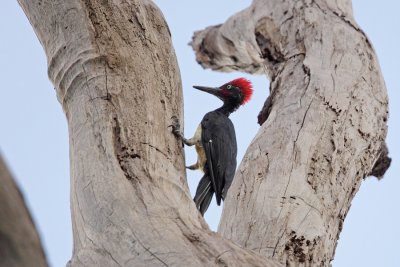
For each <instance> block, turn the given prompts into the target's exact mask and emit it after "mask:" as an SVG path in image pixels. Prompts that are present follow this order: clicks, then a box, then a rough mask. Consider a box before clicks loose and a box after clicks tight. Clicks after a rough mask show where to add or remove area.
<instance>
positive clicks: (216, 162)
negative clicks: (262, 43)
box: [171, 78, 253, 216]
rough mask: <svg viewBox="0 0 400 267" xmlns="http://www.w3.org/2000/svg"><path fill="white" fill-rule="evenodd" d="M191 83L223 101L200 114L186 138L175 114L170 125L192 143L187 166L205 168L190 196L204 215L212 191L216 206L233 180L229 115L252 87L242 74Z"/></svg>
mask: <svg viewBox="0 0 400 267" xmlns="http://www.w3.org/2000/svg"><path fill="white" fill-rule="evenodd" d="M193 87H194V88H195V89H198V90H200V91H203V92H206V93H209V94H212V95H214V96H216V97H218V98H219V99H221V100H222V101H223V105H222V107H220V108H218V109H216V110H214V111H211V112H208V113H207V114H206V115H205V116H204V117H203V119H202V121H201V123H200V124H199V126H198V127H197V130H196V132H195V134H194V136H193V137H192V138H190V139H186V138H185V137H184V136H183V134H182V133H181V132H180V125H179V121H178V120H177V119H176V118H175V121H174V123H173V125H171V126H172V130H173V131H172V132H173V133H174V134H175V135H176V136H177V138H179V139H181V140H182V141H183V143H184V144H186V145H188V146H193V145H195V148H196V152H197V162H196V163H195V164H193V165H190V166H188V167H187V168H188V169H191V170H197V169H200V170H201V171H203V172H204V176H203V177H202V178H201V180H200V182H199V185H198V186H197V190H196V195H195V197H194V199H193V200H194V202H195V204H196V207H197V209H198V210H199V211H200V213H201V215H203V216H204V213H205V212H206V211H207V209H208V206H209V205H210V202H211V199H212V197H213V195H214V193H215V196H216V201H217V205H218V206H219V205H221V200H224V199H225V197H226V194H227V192H228V189H229V187H230V186H231V184H232V180H233V176H234V175H235V170H236V155H237V145H236V135H235V128H234V126H233V123H232V121H231V120H230V119H229V115H230V114H231V113H232V112H234V111H236V110H237V109H238V108H239V107H240V106H241V105H243V104H245V103H247V102H248V101H249V100H250V98H251V95H252V93H253V88H252V85H251V83H250V81H248V80H247V79H245V78H238V79H235V80H233V81H230V82H228V83H226V84H224V85H222V86H220V87H215V88H213V87H204V86H193Z"/></svg>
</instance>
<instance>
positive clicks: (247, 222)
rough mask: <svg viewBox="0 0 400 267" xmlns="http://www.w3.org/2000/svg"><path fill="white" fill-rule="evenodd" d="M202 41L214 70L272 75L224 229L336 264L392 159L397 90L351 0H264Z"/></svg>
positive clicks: (293, 260) (294, 262)
mask: <svg viewBox="0 0 400 267" xmlns="http://www.w3.org/2000/svg"><path fill="white" fill-rule="evenodd" d="M192 46H193V48H194V50H195V52H196V58H197V60H198V61H199V63H200V64H201V65H202V66H203V67H205V68H211V69H214V70H219V71H232V70H240V71H244V72H249V73H266V74H267V75H268V76H269V77H270V79H271V82H270V96H269V97H268V99H267V100H266V103H265V105H264V107H263V109H262V111H261V112H260V114H259V123H260V124H261V125H262V126H261V128H260V130H259V132H258V133H257V135H256V136H255V138H254V140H253V142H252V143H251V145H250V146H249V148H248V150H247V152H246V154H245V156H244V159H243V161H242V163H241V165H240V166H239V168H238V171H237V173H236V177H235V179H234V182H233V184H232V186H231V189H230V192H229V194H228V196H227V199H226V201H225V205H224V210H223V215H222V219H221V222H220V226H219V230H218V232H219V233H220V234H221V235H222V236H224V237H226V238H228V239H231V240H233V241H234V242H235V243H237V244H239V245H240V246H242V247H244V248H247V249H251V250H253V251H255V252H258V253H260V254H261V255H263V256H265V257H271V258H273V259H277V260H279V261H280V262H281V263H283V264H286V265H288V266H330V262H331V261H332V259H333V257H334V252H335V248H336V243H337V240H338V238H339V234H340V232H341V230H342V226H343V221H344V219H345V217H346V214H347V212H348V210H349V208H350V205H351V201H352V199H353V197H354V195H355V194H356V192H357V191H358V189H359V186H360V183H361V181H362V179H363V178H364V177H366V176H368V175H370V174H371V175H376V176H378V177H380V176H383V173H384V171H385V170H386V169H387V168H388V166H389V164H390V160H388V157H387V151H386V153H384V152H381V151H383V150H382V149H381V148H382V146H384V140H385V137H386V132H387V116H388V99H387V93H386V88H385V84H384V81H383V78H382V75H381V72H380V68H379V65H378V61H377V58H376V55H375V52H374V50H373V48H372V46H371V43H370V42H369V40H368V38H367V37H366V35H365V34H364V33H363V31H362V30H361V29H360V28H359V27H358V25H357V24H356V22H355V21H354V18H353V15H352V9H351V1H349V0H336V1H334V0H303V1H277V0H269V1H261V0H255V1H253V3H252V5H251V6H250V7H249V8H247V9H246V10H244V11H242V12H240V13H238V14H236V15H234V16H232V17H230V18H229V19H228V20H227V21H226V22H225V23H224V24H222V25H218V26H213V27H208V28H206V29H205V30H203V31H198V32H196V33H195V35H194V37H193V41H192ZM233 59H235V60H233ZM380 158H383V160H380ZM382 162H383V164H382ZM388 162H389V164H388ZM374 166H375V167H374ZM379 166H383V167H379ZM378 169H380V170H381V171H379V172H378V171H377V170H378ZM382 170H383V171H382Z"/></svg>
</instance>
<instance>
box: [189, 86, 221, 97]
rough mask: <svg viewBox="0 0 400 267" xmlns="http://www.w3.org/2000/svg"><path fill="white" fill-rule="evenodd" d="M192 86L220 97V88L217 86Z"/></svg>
mask: <svg viewBox="0 0 400 267" xmlns="http://www.w3.org/2000/svg"><path fill="white" fill-rule="evenodd" d="M193 88H195V89H197V90H200V91H203V92H206V93H209V94H212V95H215V96H216V97H218V98H221V89H219V88H218V87H205V86H197V85H194V86H193Z"/></svg>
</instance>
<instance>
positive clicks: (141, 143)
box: [19, 0, 280, 266]
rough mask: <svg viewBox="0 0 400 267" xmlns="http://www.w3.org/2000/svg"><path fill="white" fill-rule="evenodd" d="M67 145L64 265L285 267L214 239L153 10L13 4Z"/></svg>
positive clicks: (163, 34) (175, 76)
mask: <svg viewBox="0 0 400 267" xmlns="http://www.w3.org/2000/svg"><path fill="white" fill-rule="evenodd" d="M19 3H20V5H21V6H22V8H23V10H24V12H25V14H26V15H27V17H28V19H29V21H30V23H31V24H32V26H33V28H34V30H35V32H36V35H37V36H38V38H39V40H40V42H41V44H42V46H43V48H44V51H45V53H46V56H47V60H48V74H49V78H50V80H51V81H52V82H53V84H54V87H55V89H56V91H57V97H58V100H59V102H60V103H61V105H62V107H63V110H64V112H65V114H66V117H67V121H68V127H69V136H70V164H71V209H72V223H73V234H74V249H73V256H72V259H71V261H70V262H69V263H68V265H69V266H213V265H228V266H280V264H278V263H277V264H275V263H274V262H273V261H271V260H268V259H265V258H263V257H261V256H259V255H257V254H256V253H254V252H252V251H249V250H244V249H242V248H240V247H239V246H237V245H235V244H234V243H233V242H231V241H229V240H227V239H224V238H222V237H221V236H220V235H219V234H217V233H213V232H211V231H210V230H209V228H208V226H207V224H206V223H205V222H204V220H203V218H202V217H201V216H200V214H199V213H198V211H197V209H196V208H195V205H194V203H193V201H192V198H191V196H190V194H189V190H188V187H187V182H186V176H185V165H184V155H183V149H182V144H181V143H180V142H178V140H177V139H176V138H175V136H174V135H173V134H172V133H171V130H170V129H168V125H170V124H171V117H172V115H178V116H179V117H180V120H181V121H182V118H183V115H182V107H183V105H182V90H181V81H180V76H179V69H178V66H177V62H176V57H175V53H174V50H173V48H172V44H171V39H170V33H169V29H168V26H167V25H166V23H165V21H164V18H163V16H162V14H161V13H160V11H159V10H158V8H157V7H156V6H155V5H154V3H153V2H152V1H146V0H143V1H139V0H132V1H92V0H82V1H78V0H71V1H57V0H54V1H41V0H36V1H27V0H19Z"/></svg>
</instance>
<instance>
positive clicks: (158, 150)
mask: <svg viewBox="0 0 400 267" xmlns="http://www.w3.org/2000/svg"><path fill="white" fill-rule="evenodd" d="M141 144H142V145H148V146H149V147H151V148H153V149H155V150H156V151H157V152H159V153H161V154H162V155H163V156H164V157H166V158H167V159H170V157H169V156H168V155H167V154H166V153H165V152H164V151H162V150H161V149H159V148H158V147H156V146H153V145H152V144H150V143H146V142H141Z"/></svg>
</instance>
